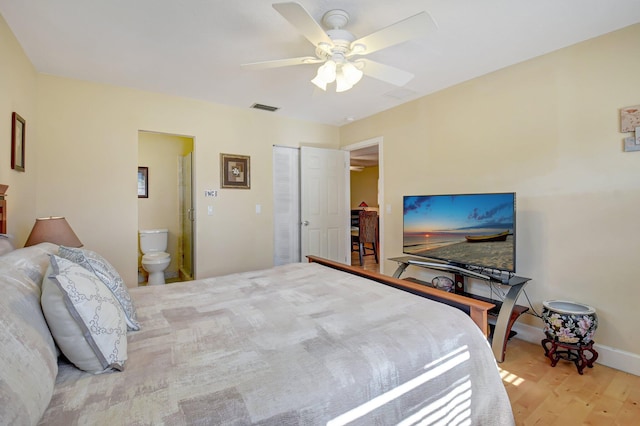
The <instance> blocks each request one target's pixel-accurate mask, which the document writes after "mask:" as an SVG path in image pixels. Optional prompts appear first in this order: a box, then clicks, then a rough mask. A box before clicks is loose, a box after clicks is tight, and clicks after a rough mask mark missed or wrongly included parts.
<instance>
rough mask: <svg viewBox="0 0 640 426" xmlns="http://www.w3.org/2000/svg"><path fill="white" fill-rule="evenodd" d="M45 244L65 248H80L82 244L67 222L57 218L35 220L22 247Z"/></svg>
mask: <svg viewBox="0 0 640 426" xmlns="http://www.w3.org/2000/svg"><path fill="white" fill-rule="evenodd" d="M45 242H46V243H54V244H58V245H60V246H67V247H82V243H81V242H80V240H79V239H78V237H77V236H76V234H75V232H73V229H71V226H69V223H67V220H66V219H65V218H64V217H59V216H57V217H56V216H51V217H39V218H37V219H36V223H35V225H33V229H32V230H31V234H29V238H27V242H26V243H25V244H24V246H25V247H29V246H33V245H36V244H39V243H45Z"/></svg>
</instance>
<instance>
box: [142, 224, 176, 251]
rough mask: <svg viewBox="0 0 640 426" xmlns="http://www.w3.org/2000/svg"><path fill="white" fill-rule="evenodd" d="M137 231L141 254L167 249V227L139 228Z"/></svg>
mask: <svg viewBox="0 0 640 426" xmlns="http://www.w3.org/2000/svg"><path fill="white" fill-rule="evenodd" d="M139 232H140V251H141V252H142V253H143V254H147V253H155V252H163V251H166V250H167V236H168V235H169V230H168V229H141V230H140V231H139Z"/></svg>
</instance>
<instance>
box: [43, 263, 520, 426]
mask: <svg viewBox="0 0 640 426" xmlns="http://www.w3.org/2000/svg"><path fill="white" fill-rule="evenodd" d="M131 295H132V297H133V300H134V302H135V304H136V306H137V310H138V319H139V321H140V323H141V325H142V329H141V330H140V331H137V332H130V333H129V335H128V340H129V359H128V361H127V363H126V365H125V370H124V371H122V372H116V373H110V374H103V375H98V376H93V375H91V374H88V373H84V372H82V371H80V370H77V369H76V368H75V367H73V366H71V365H66V364H65V365H61V366H60V372H59V374H58V378H57V383H56V388H55V390H54V395H53V399H52V401H51V404H50V406H49V408H48V409H47V411H46V412H45V414H44V417H43V418H42V420H41V424H46V425H71V424H84V425H102V424H103V425H151V424H153V425H162V424H165V425H247V424H264V425H298V424H300V425H316V424H318V425H320V424H332V425H333V424H335V425H338V424H358V425H376V424H378V425H390V424H398V423H400V424H408V425H409V424H419V423H420V422H424V424H437V423H440V424H469V423H470V424H477V425H492V424H494V425H509V424H513V416H512V412H511V407H510V404H509V400H508V398H507V394H506V392H505V389H504V386H503V384H502V382H501V379H500V377H499V375H498V370H497V366H496V362H495V360H494V357H493V354H492V352H491V350H490V347H489V345H488V343H487V341H486V339H485V338H484V337H483V335H482V333H481V332H480V330H479V329H478V328H477V327H476V326H475V324H474V323H473V322H472V321H471V320H470V319H469V318H468V317H467V316H466V315H464V314H463V313H462V312H460V311H458V310H456V309H453V308H450V307H448V306H446V305H443V304H440V303H437V302H433V301H430V300H427V299H424V298H421V297H418V296H415V295H412V294H409V293H405V292H403V291H401V290H397V289H394V288H391V287H387V286H385V285H382V284H379V283H375V282H372V281H369V280H366V279H364V278H360V277H356V276H352V275H348V274H346V273H342V272H339V271H336V270H333V269H330V268H326V267H324V266H321V265H318V264H315V263H311V264H306V263H305V264H292V265H286V266H281V267H276V268H273V269H268V270H263V271H255V272H247V273H241V274H234V275H229V276H225V277H218V278H210V279H204V280H199V281H193V282H189V283H177V284H170V285H166V286H153V287H140V288H136V289H132V290H131Z"/></svg>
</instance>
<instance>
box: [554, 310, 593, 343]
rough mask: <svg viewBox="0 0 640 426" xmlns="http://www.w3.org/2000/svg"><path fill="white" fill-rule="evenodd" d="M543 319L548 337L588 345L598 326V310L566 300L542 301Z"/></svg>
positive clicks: (556, 340)
mask: <svg viewBox="0 0 640 426" xmlns="http://www.w3.org/2000/svg"><path fill="white" fill-rule="evenodd" d="M542 306H543V308H542V320H543V321H544V332H545V334H546V335H547V337H548V338H549V339H550V340H552V341H555V342H558V343H566V344H571V345H588V344H589V343H591V342H592V341H593V335H594V334H595V331H596V328H598V316H597V315H596V310H595V309H594V308H592V307H591V306H588V305H584V304H582V303H577V302H570V301H565V300H548V301H545V302H542Z"/></svg>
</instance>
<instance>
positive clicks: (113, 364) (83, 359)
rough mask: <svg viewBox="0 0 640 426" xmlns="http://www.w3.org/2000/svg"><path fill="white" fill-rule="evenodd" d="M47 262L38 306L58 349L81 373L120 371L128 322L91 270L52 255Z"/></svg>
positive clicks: (112, 297) (125, 347)
mask: <svg viewBox="0 0 640 426" xmlns="http://www.w3.org/2000/svg"><path fill="white" fill-rule="evenodd" d="M50 262H51V264H50V265H49V269H48V270H47V273H46V275H45V278H44V281H43V282H42V299H41V303H42V311H43V313H44V317H45V318H46V320H47V324H49V329H50V330H51V334H52V335H53V339H54V340H55V341H56V343H57V345H58V347H59V348H60V350H61V351H62V353H63V354H64V355H65V356H66V357H67V358H68V359H69V361H71V362H72V363H73V364H74V365H75V366H76V367H78V368H79V369H81V370H85V371H89V372H91V373H94V374H99V373H103V372H105V371H109V370H114V369H115V370H122V369H123V368H124V363H125V361H126V360H127V324H126V321H125V318H124V313H123V312H122V309H121V307H120V304H119V303H118V301H117V300H116V298H115V297H114V296H113V294H112V293H111V291H109V289H108V288H106V287H105V286H104V284H103V283H102V281H100V279H99V278H98V277H97V276H96V275H95V274H93V272H91V271H88V270H87V269H85V268H83V267H82V266H80V265H77V264H76V263H73V262H71V261H69V260H66V259H63V258H61V257H58V256H56V255H51V260H50Z"/></svg>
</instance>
